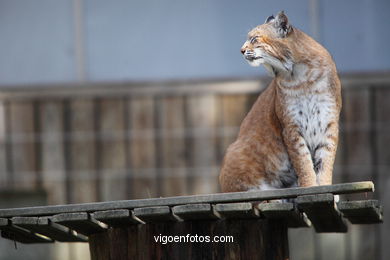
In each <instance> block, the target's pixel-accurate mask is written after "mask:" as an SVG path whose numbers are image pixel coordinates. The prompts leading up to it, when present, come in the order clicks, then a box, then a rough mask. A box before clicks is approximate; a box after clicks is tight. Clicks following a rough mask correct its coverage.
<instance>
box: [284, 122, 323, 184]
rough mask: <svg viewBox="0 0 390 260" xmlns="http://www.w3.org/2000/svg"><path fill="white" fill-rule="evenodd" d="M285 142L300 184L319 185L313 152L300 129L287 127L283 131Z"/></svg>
mask: <svg viewBox="0 0 390 260" xmlns="http://www.w3.org/2000/svg"><path fill="white" fill-rule="evenodd" d="M283 139H284V143H285V144H286V146H287V153H288V155H289V157H290V160H291V163H292V165H293V167H294V169H295V172H296V173H297V175H298V181H299V186H301V187H309V186H316V185H317V178H316V173H315V171H314V166H313V161H312V157H311V153H310V150H309V148H308V147H307V144H306V142H305V139H304V138H303V137H302V134H301V133H300V132H299V131H298V129H296V128H294V129H285V130H284V131H283Z"/></svg>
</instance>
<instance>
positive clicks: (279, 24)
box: [274, 11, 292, 38]
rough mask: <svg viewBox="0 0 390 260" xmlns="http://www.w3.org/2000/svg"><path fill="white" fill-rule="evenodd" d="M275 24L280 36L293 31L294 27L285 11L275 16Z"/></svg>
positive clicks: (282, 36)
mask: <svg viewBox="0 0 390 260" xmlns="http://www.w3.org/2000/svg"><path fill="white" fill-rule="evenodd" d="M274 26H275V28H276V30H277V32H278V34H279V37H281V38H284V37H286V36H287V35H288V34H289V33H290V32H291V31H292V27H291V25H290V24H289V22H288V18H287V16H286V15H285V14H284V11H281V12H279V13H278V14H277V15H276V17H275V22H274Z"/></svg>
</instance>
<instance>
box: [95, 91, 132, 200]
mask: <svg viewBox="0 0 390 260" xmlns="http://www.w3.org/2000/svg"><path fill="white" fill-rule="evenodd" d="M99 111H100V117H99V119H98V127H99V134H100V136H99V140H98V141H99V148H98V152H99V161H98V165H99V166H98V167H99V168H100V169H99V170H100V177H102V179H101V182H100V188H101V190H100V192H101V196H102V197H101V199H102V200H104V201H108V200H120V199H124V198H128V196H127V185H128V183H127V165H126V142H125V128H126V127H125V120H124V111H125V102H124V100H123V99H120V98H112V99H102V100H100V102H99Z"/></svg>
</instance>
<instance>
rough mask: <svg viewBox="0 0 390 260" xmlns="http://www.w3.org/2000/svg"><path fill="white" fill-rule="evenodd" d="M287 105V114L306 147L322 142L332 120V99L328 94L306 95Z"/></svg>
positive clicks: (333, 109) (333, 105)
mask: <svg viewBox="0 0 390 260" xmlns="http://www.w3.org/2000/svg"><path fill="white" fill-rule="evenodd" d="M288 103H289V104H288V106H287V107H288V112H289V114H290V116H291V118H292V120H293V121H294V123H295V124H296V125H297V126H298V128H299V131H300V133H301V135H302V136H303V138H304V139H305V141H306V144H307V146H308V147H309V148H310V147H311V148H313V147H315V146H317V145H318V144H320V143H321V142H323V141H324V139H325V138H326V133H325V132H326V128H327V125H328V124H329V122H331V121H332V120H334V111H335V101H334V98H333V97H332V96H331V95H330V94H329V93H322V94H306V95H302V96H299V97H296V98H293V99H291V100H290V101H289V102H288Z"/></svg>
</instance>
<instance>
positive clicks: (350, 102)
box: [343, 86, 379, 260]
mask: <svg viewBox="0 0 390 260" xmlns="http://www.w3.org/2000/svg"><path fill="white" fill-rule="evenodd" d="M344 95H345V98H344V100H343V102H344V104H343V110H344V115H345V117H344V119H345V135H344V142H345V153H346V154H345V162H344V165H345V167H344V169H343V174H344V176H345V177H344V181H345V182H351V181H358V180H374V176H373V173H374V162H375V160H376V156H375V153H376V151H375V149H373V144H372V141H373V140H372V138H373V136H374V132H373V131H372V127H373V126H374V125H373V122H372V121H373V120H374V118H372V116H373V106H374V105H375V103H373V100H372V95H371V88H370V87H369V86H365V87H363V88H353V89H348V90H345V91H344ZM345 197H346V199H349V200H360V199H369V198H371V196H370V194H368V195H366V196H364V197H363V196H353V195H348V196H345ZM375 228H376V227H374V226H355V225H351V226H350V229H349V232H348V235H347V236H346V238H347V239H348V241H347V242H348V243H347V245H348V247H349V252H347V255H349V258H351V259H357V260H364V259H378V258H379V257H378V252H379V249H378V248H377V245H378V241H377V238H378V236H377V234H376V233H377V231H376V230H375Z"/></svg>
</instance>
